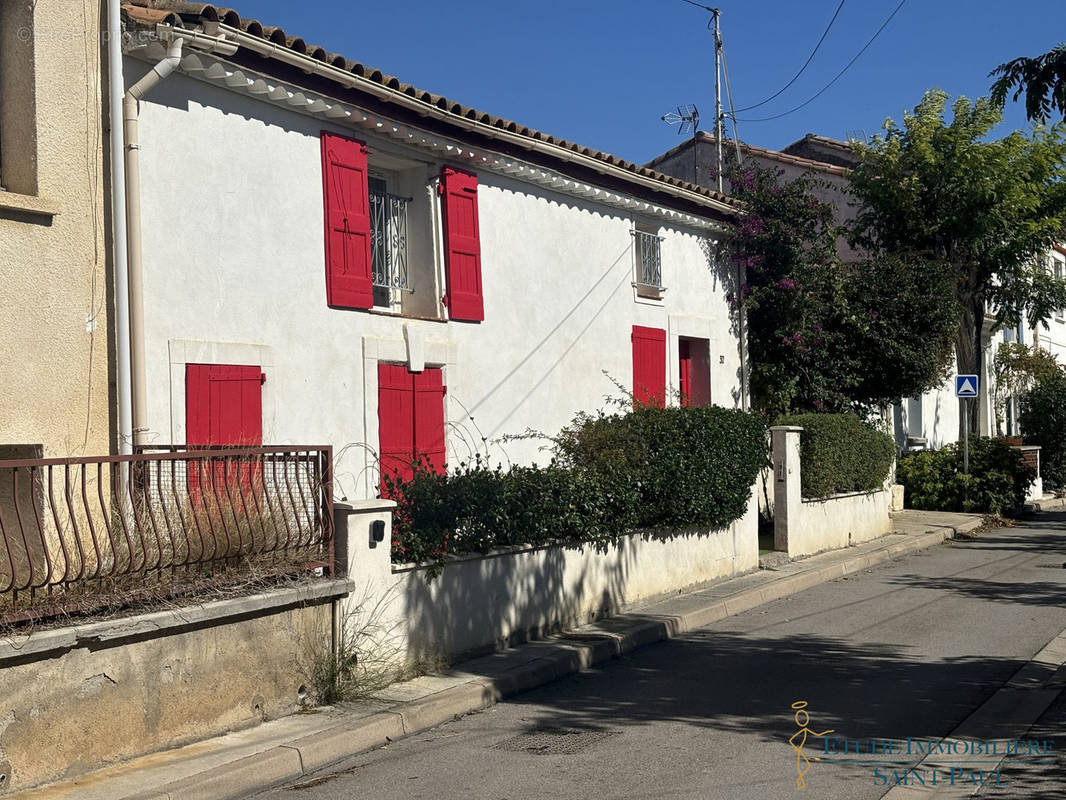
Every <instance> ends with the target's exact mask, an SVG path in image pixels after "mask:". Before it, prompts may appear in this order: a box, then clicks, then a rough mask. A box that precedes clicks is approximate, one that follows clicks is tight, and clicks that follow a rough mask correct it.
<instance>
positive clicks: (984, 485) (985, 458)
mask: <svg viewBox="0 0 1066 800" xmlns="http://www.w3.org/2000/svg"><path fill="white" fill-rule="evenodd" d="M1035 478H1036V471H1035V470H1033V469H1032V467H1029V466H1028V465H1026V464H1025V462H1024V461H1023V460H1022V454H1021V452H1019V451H1018V450H1015V449H1014V448H1013V447H1011V446H1010V445H1009V444H1007V442H1006V440H1004V439H993V438H990V437H987V436H979V437H975V438H972V439H970V472H969V474H967V475H964V474H963V473H962V450H961V448H960V446H959V445H958V444H949V445H947V446H946V447H942V448H941V449H939V450H926V451H923V452H919V453H910V454H908V455H905V456H903V457H902V458H901V459H900V460H899V467H898V468H897V469H896V480H897V481H899V482H900V483H901V484H903V486H904V487H905V490H904V502H905V504H906V506H907V508H919V509H923V510H926V511H965V512H983V513H992V514H1003V513H1006V512H1009V511H1011V510H1012V509H1015V508H1018V507H1019V506H1021V505H1022V504H1023V503H1024V502H1025V495H1026V493H1027V492H1028V490H1029V486H1030V485H1031V484H1032V482H1033V480H1034V479H1035Z"/></svg>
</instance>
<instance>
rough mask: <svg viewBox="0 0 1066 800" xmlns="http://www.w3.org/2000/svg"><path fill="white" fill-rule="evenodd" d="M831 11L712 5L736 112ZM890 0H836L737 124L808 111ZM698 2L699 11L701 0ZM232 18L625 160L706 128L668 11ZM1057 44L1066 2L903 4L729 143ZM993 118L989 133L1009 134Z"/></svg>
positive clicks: (789, 137)
mask: <svg viewBox="0 0 1066 800" xmlns="http://www.w3.org/2000/svg"><path fill="white" fill-rule="evenodd" d="M838 4H839V0H807V2H798V1H797V2H783V1H781V0H773V1H771V0H764V1H763V2H759V0H721V2H719V3H718V7H719V8H720V9H721V11H722V17H721V25H722V36H723V42H724V46H725V54H726V62H727V65H728V67H729V73H730V79H731V82H732V87H733V96H734V100H735V102H736V106H737V108H742V107H745V106H750V105H753V104H755V103H758V102H759V101H761V100H763V99H765V98H766V97H768V96H769V95H771V94H773V93H774V92H776V91H777V90H778V89H780V88H781V87H782V86H783V85H784V84H785V83H787V82H788V80H789V79H790V78H791V77H792V76H793V75H794V74H795V73H796V72H797V70H799V68H800V66H801V65H802V64H803V62H804V61H805V60H806V58H807V56H808V55H809V54H810V52H811V50H812V49H813V48H814V46H815V44H816V42H817V41H818V38H819V37H820V36H821V34H822V31H823V30H824V29H825V26H826V24H827V23H828V22H829V19H830V18H831V17H832V16H833V12H834V11H835V10H836V8H837V6H838ZM897 4H898V0H847V1H846V2H845V3H844V5H843V8H842V9H841V11H840V14H839V16H838V18H837V20H836V22H835V24H834V26H833V29H832V30H831V31H830V33H829V35H828V36H827V37H826V40H825V42H824V43H823V44H822V47H821V49H820V50H819V52H818V54H817V55H816V56H815V58H814V60H813V61H812V62H811V64H810V66H808V67H807V70H806V71H805V72H804V74H803V75H802V76H801V77H800V78H799V79H798V80H797V81H796V82H795V83H794V84H793V85H792V86H791V87H790V88H789V89H788V90H787V91H786V92H785V93H784V94H782V95H781V96H780V97H778V98H777V99H775V100H773V101H772V102H770V103H767V104H766V105H764V106H761V107H760V108H757V109H753V110H752V111H749V112H747V113H746V114H741V113H738V115H737V116H738V117H740V118H745V117H748V118H751V117H767V116H771V115H774V114H779V113H781V112H783V111H788V110H789V109H791V108H793V107H794V106H797V105H799V104H801V103H802V102H804V101H805V100H807V99H808V98H810V97H811V96H812V95H814V94H815V93H816V92H818V91H819V90H820V89H821V88H822V87H824V86H825V84H827V83H828V82H829V81H830V80H831V79H832V78H833V76H834V75H836V74H837V72H839V71H840V70H841V68H843V67H844V65H845V64H847V62H848V61H849V60H851V58H852V57H853V56H854V55H855V54H856V53H857V52H858V51H859V49H860V48H861V47H862V46H863V44H865V43H866V41H867V40H868V39H869V38H870V37H871V36H872V35H873V33H874V32H875V31H876V30H877V28H878V27H879V26H880V24H881V23H882V22H883V21H884V19H885V18H886V17H887V16H888V15H889V14H890V13H891V12H892V10H893V9H894V8H895V7H896V6H897ZM706 5H714V3H713V2H710V0H708V2H706ZM236 7H237V9H238V10H239V11H240V12H241V13H242V14H243V15H244V16H246V17H255V18H257V19H259V20H260V21H261V22H263V23H266V24H273V25H279V26H281V27H282V28H284V29H285V31H286V32H287V33H289V34H294V35H299V36H302V37H303V38H304V39H305V40H306V41H308V42H309V43H313V44H318V45H322V46H323V47H326V48H327V49H329V50H332V51H336V52H340V53H343V54H344V55H346V56H347V57H349V58H352V59H355V60H358V61H362V62H363V63H365V64H369V65H372V66H374V67H377V68H379V69H381V70H383V71H385V72H388V73H391V74H394V75H397V76H398V77H399V78H400V79H401V80H404V81H406V82H408V83H412V84H414V85H415V86H418V87H419V88H423V89H428V90H430V91H433V92H437V93H440V94H444V95H446V96H448V97H449V98H452V99H455V100H458V101H459V102H462V103H465V104H467V105H472V106H474V107H476V108H479V109H481V110H483V111H488V112H490V113H493V114H498V115H500V116H504V117H508V118H510V119H514V120H516V121H518V122H521V123H522V124H523V125H529V126H531V127H534V128H538V129H540V130H543V131H546V132H548V133H551V134H553V135H556V136H562V137H564V138H567V139H570V140H573V141H577V142H579V143H581V144H583V145H587V146H590V147H595V148H598V149H600V150H605V151H607V152H610V153H613V154H614V155H617V156H621V157H623V158H627V159H630V160H633V161H637V162H645V161H648V160H650V159H651V158H653V157H654V156H655V155H657V154H659V153H660V152H662V151H664V150H667V149H669V148H670V147H673V146H674V145H675V144H677V143H678V142H679V141H680V140H679V137H678V134H677V131H676V130H675V129H672V128H671V127H669V126H668V125H667V124H665V123H663V122H662V121H660V117H661V116H662V114H664V113H666V112H668V111H671V110H672V109H674V108H675V107H676V106H677V105H678V104H680V103H694V104H696V105H698V106H699V108H700V111H701V113H702V115H703V117H704V120H705V123H706V126H708V127H709V126H710V124H711V117H712V115H713V106H714V62H713V50H712V41H711V35H710V32H709V31H708V30H707V20H708V19H709V17H710V15H709V14H708V13H707V12H706V11H703V10H702V9H699V8H696V7H694V6H692V5H689V4H687V3H685V2H684V1H683V0H572V1H571V2H562V0H542V1H541V2H533V1H530V2H516V1H515V0H497V2H491V1H490V0H377V2H362V1H359V2H350V1H349V2H342V0H304V2H301V3H293V2H292V1H291V0H286V1H285V2H283V1H282V0H240V2H239V3H237V4H236ZM1064 39H1066V0H1015V2H1013V3H993V2H990V0H906V2H905V3H904V5H903V7H902V9H901V10H900V11H899V13H898V14H896V16H895V17H894V19H893V20H892V21H891V22H890V23H889V25H888V26H887V27H886V28H885V29H884V31H883V32H882V33H881V35H880V36H879V37H878V38H877V39H876V41H874V43H873V44H872V45H871V46H870V47H869V49H868V50H867V51H866V52H865V53H864V54H863V55H862V57H861V58H859V60H858V61H856V62H855V64H854V65H853V66H852V67H851V68H850V69H849V70H848V71H847V72H846V73H845V74H844V75H843V77H841V78H840V79H839V80H838V81H837V82H836V83H835V84H834V85H833V86H832V87H831V88H830V89H828V90H827V91H826V92H825V93H824V94H822V95H821V96H820V97H819V98H818V99H817V100H815V101H814V102H812V103H810V104H809V105H807V106H806V107H805V108H803V109H801V110H800V111H797V112H795V113H792V114H788V115H787V116H784V117H782V118H780V119H776V120H772V121H767V122H744V123H741V126H740V136H741V138H742V139H743V140H745V141H747V142H750V143H751V144H756V145H760V146H763V147H773V148H779V147H783V146H785V145H786V144H788V143H789V142H792V141H794V140H796V139H799V138H801V137H802V136H803V135H804V134H806V133H808V132H813V133H819V134H822V135H825V136H831V137H835V138H844V137H845V136H846V135H847V134H848V133H849V132H851V133H857V132H862V131H865V132H867V133H872V132H875V131H877V130H878V129H879V128H880V127H881V124H882V123H883V122H884V120H885V118H886V117H888V116H891V117H893V118H895V119H897V120H899V119H900V118H901V115H902V111H903V110H904V109H909V108H912V107H913V106H914V105H915V104H916V103H917V102H918V100H919V99H920V98H921V96H922V93H923V91H924V90H925V89H927V88H929V87H932V86H939V87H940V88H942V89H944V90H946V91H948V92H949V93H951V94H952V95H953V96H954V95H958V94H965V95H967V96H970V97H975V96H978V95H981V94H985V93H987V91H988V86H989V83H990V80H989V78H988V77H987V75H988V72H989V71H990V70H991V69H992V68H993V67H995V66H996V65H997V64H999V63H1001V62H1003V61H1006V60H1008V59H1010V58H1013V57H1015V56H1019V55H1036V54H1038V53H1043V52H1045V51H1047V50H1049V49H1050V48H1051V47H1052V46H1054V45H1055V44H1057V43H1058V42H1059V41H1062V40H1064ZM1024 125H1025V119H1024V114H1022V112H1021V108H1020V104H1017V105H1014V106H1011V105H1008V108H1007V116H1006V120H1005V122H1004V125H1003V126H1001V129H1000V130H1001V131H1002V132H1004V133H1005V132H1007V131H1008V130H1012V129H1014V128H1018V127H1024Z"/></svg>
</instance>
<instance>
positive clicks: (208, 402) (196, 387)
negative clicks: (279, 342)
mask: <svg viewBox="0 0 1066 800" xmlns="http://www.w3.org/2000/svg"><path fill="white" fill-rule="evenodd" d="M262 386H263V373H262V371H261V370H260V368H259V367H252V366H244V365H232V364H186V365H185V442H186V444H187V445H191V446H195V445H232V446H245V447H258V446H260V445H261V444H262V443H263V390H262ZM186 468H187V480H188V487H189V494H190V496H191V497H192V499H193V501H194V502H196V503H197V504H200V503H202V502H203V496H204V494H205V493H206V494H207V495H208V496H209V497H214V498H216V499H217V498H228V497H229V492H230V490H231V489H232V487H233V486H239V487H240V488H241V490H242V491H243V492H244V493H246V494H247V493H248V492H250V491H251V490H252V487H253V486H258V485H259V482H260V479H261V474H262V473H261V471H260V469H259V467H258V465H253V464H251V463H237V464H235V463H233V461H232V460H222V459H220V460H218V461H217V462H215V463H213V464H210V465H208V464H204V463H202V462H196V463H191V462H190V463H189V464H187V465H186Z"/></svg>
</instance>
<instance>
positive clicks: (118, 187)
mask: <svg viewBox="0 0 1066 800" xmlns="http://www.w3.org/2000/svg"><path fill="white" fill-rule="evenodd" d="M120 4H121V0H107V33H108V39H107V83H108V95H109V97H108V100H109V104H110V113H109V115H108V118H109V124H110V128H111V131H110V137H111V222H112V225H113V229H112V230H113V234H112V235H113V241H112V252H113V255H114V275H115V340H116V345H117V347H116V353H115V372H116V378H117V382H118V448H119V453H120V454H122V455H129V454H130V453H132V452H133V412H132V407H133V389H132V377H131V370H130V322H129V313H130V292H129V281H128V272H127V270H128V269H129V262H128V259H127V252H126V163H125V156H124V154H123V140H122V125H121V124H120V122H119V120H121V119H122V92H123V88H124V87H125V81H124V79H123V77H122V14H121V10H120Z"/></svg>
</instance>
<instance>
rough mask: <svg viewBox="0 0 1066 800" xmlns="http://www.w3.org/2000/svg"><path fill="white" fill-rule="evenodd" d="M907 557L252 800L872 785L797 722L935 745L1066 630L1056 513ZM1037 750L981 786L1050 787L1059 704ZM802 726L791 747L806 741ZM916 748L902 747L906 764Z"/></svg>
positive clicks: (870, 771) (1065, 703) (650, 794)
mask: <svg viewBox="0 0 1066 800" xmlns="http://www.w3.org/2000/svg"><path fill="white" fill-rule="evenodd" d="M1022 525H1023V526H1024V527H1021V526H1020V527H1016V528H1011V529H1005V530H1001V531H996V532H993V533H985V534H982V535H981V536H980V537H979V538H978V539H976V540H974V541H967V542H956V543H952V544H950V545H946V546H943V547H938V548H934V549H932V550H928V551H925V552H923V553H920V554H917V555H913V556H909V557H907V558H905V559H903V560H900V561H897V562H894V563H890V564H888V565H885V566H883V567H881V568H876V569H873V570H870V571H868V572H867V573H865V574H862V575H857V576H854V577H851V578H845V579H842V580H839V581H834V582H832V583H828V584H824V585H822V586H818V587H815V588H813V589H810V590H808V591H805V592H803V593H801V594H799V595H796V596H795V597H792V598H790V599H787V600H781V601H777V602H774V603H771V604H768V605H765V606H762V607H761V608H758V609H754V610H752V611H749V612H746V613H744V614H741V615H739V616H736V617H732V618H729V619H726V620H722V621H720V622H718V623H715V624H713V625H710V626H708V627H706V628H704V629H702V630H699V631H696V632H694V633H692V634H690V635H686V636H683V637H681V638H678V639H675V640H672V641H669V642H663V643H661V644H657V645H654V646H651V647H647V648H644V649H641V650H638V651H636V652H635V653H633V654H631V655H630V656H629V657H626V658H622V659H619V660H617V661H614V662H611V663H609V664H607V665H605V666H604V667H603V668H600V669H597V670H595V671H590V672H587V673H583V674H580V675H576V676H573V677H571V678H568V679H564V680H561V681H558V682H556V683H553V684H550V685H548V686H545V687H542V688H541V689H538V690H536V691H533V692H530V693H528V694H525V695H522V696H520V697H517V698H513V699H512V700H510V701H508V702H505V703H502V704H499V705H497V706H494V707H493V708H491V709H488V710H486V711H484V712H480V713H477V714H472V715H469V716H467V717H465V718H463V719H461V720H457V721H454V722H451V723H448V724H445V725H441V726H439V727H437V728H435V729H433V730H431V731H428V732H425V733H422V734H418V735H415V736H413V737H409V738H407V739H404V740H402V741H398V742H395V743H393V744H391V745H388V746H387V747H384V748H381V749H379V750H376V751H374V752H371V753H366V754H363V755H361V756H357V757H354V758H352V759H350V760H348V761H347V762H344V763H342V764H340V765H338V766H337V767H335V768H334V769H333V770H332V771H330V772H329V773H326V774H323V775H321V776H316V777H314V778H313V779H311V780H305V781H302V782H301V783H300V784H298V785H296V786H292V787H286V788H283V789H277V790H273V791H270V792H266V793H263V794H261V795H259V797H260V798H262V799H264V800H265V799H266V798H269V799H270V800H334V799H338V800H339V799H340V798H345V799H346V800H347V799H348V798H374V799H375V800H414V799H415V798H463V799H464V800H465V799H466V798H470V799H471V800H519V799H520V798H521V799H524V798H551V800H563V799H564V798H700V800H713V799H715V798H723V799H724V798H730V799H732V798H760V799H762V798H768V799H771V800H772V799H773V798H796V797H803V796H807V797H812V798H840V799H841V800H864V798H879V797H882V796H883V795H884V794H885V793H886V792H887V791H888V789H890V788H891V785H892V784H891V777H890V776H891V771H889V772H887V775H888V776H889V782H888V783H887V784H886V783H882V782H881V781H880V780H879V779H878V777H877V775H876V773H875V772H874V767H873V766H872V765H862V766H860V765H854V764H837V763H827V761H828V760H827V759H823V760H822V761H815V762H814V763H813V764H812V765H811V768H810V770H809V771H807V772H806V773H805V781H806V786H807V789H806V791H805V792H804V793H798V792H797V789H796V777H797V762H796V751H795V750H794V749H793V747H792V746H791V745H790V744H789V738H790V737H792V736H793V735H794V734H796V733H797V730H798V728H799V726H798V725H797V722H796V719H795V716H794V715H795V714H796V711H795V710H794V709H793V708H792V707H791V706H792V704H793V703H795V702H798V701H805V702H806V703H807V704H808V705H807V707H806V709H805V710H806V711H807V712H808V713H809V715H810V721H809V723H808V730H809V731H812V732H813V733H822V732H824V731H826V730H829V729H831V730H832V731H834V733H833V734H832V735H833V736H836V737H843V738H846V739H849V740H869V739H871V738H874V739H879V740H884V739H893V740H906V739H908V738H910V739H939V738H941V737H944V736H946V735H948V734H949V733H951V731H952V730H954V729H955V727H956V726H957V725H958V724H959V723H960V722H961V721H962V720H963V719H965V718H966V717H967V716H968V715H969V714H970V713H971V712H972V711H973V710H974V709H976V708H977V707H978V706H980V705H981V704H982V703H983V702H984V701H985V700H986V699H987V698H988V697H990V696H991V695H992V694H993V693H994V692H995V691H996V690H997V689H998V688H999V687H1000V686H1001V685H1002V684H1003V683H1004V682H1005V681H1007V680H1008V679H1009V678H1010V677H1011V676H1012V675H1013V674H1014V673H1015V672H1016V671H1017V670H1018V668H1019V667H1020V666H1021V665H1022V664H1023V663H1025V662H1026V661H1027V660H1029V658H1031V657H1032V656H1033V655H1034V654H1035V653H1037V652H1038V651H1039V650H1040V649H1041V648H1042V647H1043V646H1044V645H1045V644H1046V643H1047V642H1048V641H1050V640H1051V639H1052V638H1054V637H1055V636H1057V635H1058V634H1059V633H1060V632H1061V631H1062V630H1063V629H1064V628H1066V569H1064V568H1063V563H1064V562H1066V515H1064V514H1058V515H1051V514H1046V515H1044V516H1043V517H1041V518H1040V519H1039V520H1038V521H1031V522H1027V523H1022ZM1037 734H1040V735H1042V736H1044V737H1045V738H1056V737H1057V739H1058V742H1057V744H1058V751H1057V755H1056V756H1055V757H1054V759H1053V760H1052V761H1050V762H1048V763H1044V764H1040V765H1027V764H1018V765H1016V766H1014V765H1011V766H1008V767H1007V768H1006V769H1004V772H1003V779H1004V780H1005V781H1006V782H1007V785H1006V786H1002V787H986V788H985V789H984V790H983V792H982V795H981V796H982V797H990V798H995V797H1003V798H1012V799H1013V798H1021V797H1047V798H1051V797H1066V760H1064V758H1066V700H1063V699H1062V698H1060V699H1059V700H1058V701H1057V702H1055V703H1053V704H1052V706H1051V707H1050V708H1049V709H1048V710H1047V712H1046V713H1045V714H1044V716H1043V718H1042V719H1040V720H1039V721H1038V723H1037V724H1036V726H1034V729H1033V735H1034V736H1035V735H1037ZM824 741H825V740H824V738H818V737H814V736H810V737H809V738H808V742H807V745H806V749H805V750H804V752H805V753H808V754H810V755H812V756H813V755H815V754H816V753H818V752H819V751H821V750H822V748H824ZM917 760H918V758H915V761H917Z"/></svg>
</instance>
